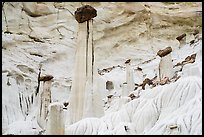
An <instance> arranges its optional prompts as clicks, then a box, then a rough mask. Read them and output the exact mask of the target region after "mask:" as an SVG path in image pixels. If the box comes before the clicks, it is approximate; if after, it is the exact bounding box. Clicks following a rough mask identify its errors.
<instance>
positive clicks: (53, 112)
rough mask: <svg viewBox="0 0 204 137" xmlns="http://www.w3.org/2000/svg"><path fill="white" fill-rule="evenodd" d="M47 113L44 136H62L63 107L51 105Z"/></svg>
mask: <svg viewBox="0 0 204 137" xmlns="http://www.w3.org/2000/svg"><path fill="white" fill-rule="evenodd" d="M48 111H49V112H48V118H47V119H48V121H47V126H46V135H64V129H65V123H64V112H63V105H62V104H60V103H59V102H55V103H51V104H50V105H49V108H48Z"/></svg>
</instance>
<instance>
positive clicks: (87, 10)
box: [74, 5, 97, 23]
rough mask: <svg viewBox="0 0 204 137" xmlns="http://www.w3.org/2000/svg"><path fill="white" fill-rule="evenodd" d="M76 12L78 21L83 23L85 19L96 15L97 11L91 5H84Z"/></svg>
mask: <svg viewBox="0 0 204 137" xmlns="http://www.w3.org/2000/svg"><path fill="white" fill-rule="evenodd" d="M74 14H75V19H76V20H77V22H78V23H83V22H85V21H88V20H90V19H92V18H94V17H96V16H97V11H96V10H95V9H94V8H93V7H91V6H89V5H84V6H82V7H80V8H77V10H76V11H75V13H74Z"/></svg>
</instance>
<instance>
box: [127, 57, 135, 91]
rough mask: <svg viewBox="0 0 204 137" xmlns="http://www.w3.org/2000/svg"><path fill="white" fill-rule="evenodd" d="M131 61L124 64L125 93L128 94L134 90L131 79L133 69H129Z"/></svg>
mask: <svg viewBox="0 0 204 137" xmlns="http://www.w3.org/2000/svg"><path fill="white" fill-rule="evenodd" d="M130 62H131V60H130V59H128V60H127V61H126V62H125V65H126V81H127V90H128V91H127V92H128V93H130V91H134V89H135V83H134V78H133V69H132V68H131V65H130Z"/></svg>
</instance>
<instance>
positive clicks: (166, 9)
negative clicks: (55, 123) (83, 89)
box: [2, 2, 202, 134]
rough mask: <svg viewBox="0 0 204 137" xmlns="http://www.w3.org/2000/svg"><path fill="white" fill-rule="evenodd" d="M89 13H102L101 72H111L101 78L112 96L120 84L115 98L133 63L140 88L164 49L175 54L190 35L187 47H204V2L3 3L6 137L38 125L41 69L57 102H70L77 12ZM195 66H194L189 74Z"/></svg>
mask: <svg viewBox="0 0 204 137" xmlns="http://www.w3.org/2000/svg"><path fill="white" fill-rule="evenodd" d="M83 5H90V6H92V7H94V8H95V9H96V10H97V17H96V18H94V22H93V39H94V41H93V43H94V52H95V62H96V66H97V68H96V69H99V70H102V69H104V68H111V70H107V71H106V73H103V75H101V77H99V78H100V80H103V81H104V82H103V83H101V84H100V86H101V85H103V86H101V89H102V88H104V90H103V92H101V93H103V94H106V93H107V94H108V91H107V92H106V91H105V82H106V81H107V80H109V81H112V82H113V84H114V90H118V89H120V85H121V84H122V83H123V82H124V81H125V73H124V68H125V67H124V66H123V65H124V62H125V60H126V59H128V58H131V64H133V65H134V68H137V67H140V68H142V69H141V71H137V70H135V71H134V73H135V74H136V75H137V77H136V79H135V82H136V83H141V82H142V80H144V78H145V77H149V78H152V77H154V74H155V73H156V71H157V70H156V68H158V66H155V64H153V63H155V62H156V63H157V64H158V60H157V58H156V54H157V51H158V50H159V49H163V48H164V47H168V46H171V47H172V50H173V51H176V50H174V49H177V47H178V46H179V42H178V40H177V39H176V37H178V36H179V35H181V34H186V42H190V41H191V40H192V39H193V40H194V43H193V44H192V45H191V46H195V45H199V44H198V43H197V42H198V41H200V40H201V41H202V3H201V2H171V3H169V2H167V3H166V2H156V3H155V2H131V3H129V2H128V3H126V2H117V3H115V2H81V3H80V2H29V3H27V2H2V133H5V132H6V131H7V130H8V128H9V125H11V124H13V123H15V122H16V121H23V120H30V119H31V120H32V119H33V118H34V116H35V115H30V114H31V113H32V112H33V108H34V107H35V104H36V103H37V102H36V96H35V94H36V89H37V86H38V74H39V64H42V73H41V75H44V74H52V75H53V76H54V78H55V81H54V82H53V83H52V93H51V94H52V97H53V98H52V101H53V102H55V101H58V102H64V101H67V98H68V97H69V93H70V90H71V85H72V77H73V76H72V75H73V65H74V60H75V52H76V37H77V28H78V23H77V22H76V21H75V15H74V12H75V11H76V9H77V8H78V7H81V6H83ZM191 36H192V37H191ZM194 38H196V39H194ZM196 47H197V46H195V48H193V50H191V49H190V50H189V49H188V48H187V49H188V50H186V49H185V50H184V51H185V53H186V55H192V54H193V53H192V52H194V50H195V51H196V50H197V48H196ZM199 53H200V54H199V55H198V54H197V55H196V59H197V58H199V57H200V56H202V50H201V52H199ZM172 57H174V58H172V59H173V60H174V61H175V58H179V60H176V63H177V62H181V61H183V60H184V59H185V57H186V56H182V55H179V54H177V52H175V53H174V54H173V55H172ZM146 62H149V64H147V63H146ZM173 63H175V62H173ZM188 65H191V63H189V64H187V65H185V67H184V69H185V68H188ZM112 66H119V67H115V68H113V69H112ZM150 68H151V69H150ZM200 69H201V68H199V70H200ZM195 70H196V71H195ZM195 70H192V72H191V73H192V74H194V73H195V72H197V69H195ZM109 72H110V73H109ZM116 72H117V77H115V76H116V74H115V73H116ZM118 72H120V73H118ZM189 73H190V72H189ZM109 74H110V75H109ZM187 74H188V73H187ZM187 74H186V75H187ZM201 76H202V72H201ZM118 77H120V78H121V79H120V78H118ZM40 88H42V86H40ZM101 89H100V90H101ZM101 91H102V90H101ZM104 91H105V92H104ZM28 125H29V128H36V130H35V129H32V133H33V134H38V130H39V128H38V127H37V126H35V125H32V124H30V123H28ZM31 126H33V127H31ZM14 127H16V128H17V126H16V125H14ZM19 127H20V126H19ZM26 129H27V128H26ZM21 133H25V132H21ZM26 133H27V132H26Z"/></svg>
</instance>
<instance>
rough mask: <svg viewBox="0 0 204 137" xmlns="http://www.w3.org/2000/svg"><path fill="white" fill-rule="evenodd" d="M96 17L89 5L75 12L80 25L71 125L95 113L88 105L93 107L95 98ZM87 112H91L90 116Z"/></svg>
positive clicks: (72, 90)
mask: <svg viewBox="0 0 204 137" xmlns="http://www.w3.org/2000/svg"><path fill="white" fill-rule="evenodd" d="M96 15H97V14H96V10H95V9H94V8H92V7H91V6H89V5H85V6H82V7H80V8H77V11H75V19H76V20H77V22H78V23H79V24H78V36H77V51H76V55H75V68H74V69H75V70H74V78H73V85H72V89H71V94H70V105H69V108H68V109H69V110H68V111H69V112H70V115H69V116H70V121H69V122H70V123H74V122H77V121H79V120H81V119H82V118H83V117H84V115H86V116H88V115H91V113H92V111H93V110H91V108H90V107H89V106H88V105H92V97H93V96H92V93H93V79H94V78H93V74H94V68H93V67H94V47H93V19H92V18H94V17H95V16H96ZM87 99H88V100H89V101H88V100H87ZM87 101H88V102H87ZM85 107H86V108H85ZM87 111H89V112H88V114H87Z"/></svg>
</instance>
